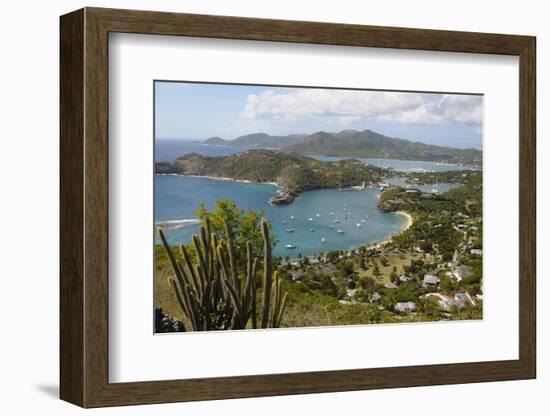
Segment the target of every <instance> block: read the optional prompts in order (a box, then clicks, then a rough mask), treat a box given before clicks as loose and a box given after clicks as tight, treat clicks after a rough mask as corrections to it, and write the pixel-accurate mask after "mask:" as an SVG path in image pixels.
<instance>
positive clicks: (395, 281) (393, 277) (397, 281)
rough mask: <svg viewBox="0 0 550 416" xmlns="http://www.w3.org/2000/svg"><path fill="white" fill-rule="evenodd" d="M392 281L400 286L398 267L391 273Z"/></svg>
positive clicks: (394, 267)
mask: <svg viewBox="0 0 550 416" xmlns="http://www.w3.org/2000/svg"><path fill="white" fill-rule="evenodd" d="M390 280H391V281H392V282H393V283H394V284H396V285H397V284H399V276H398V275H397V267H396V266H393V269H392V271H391V273H390Z"/></svg>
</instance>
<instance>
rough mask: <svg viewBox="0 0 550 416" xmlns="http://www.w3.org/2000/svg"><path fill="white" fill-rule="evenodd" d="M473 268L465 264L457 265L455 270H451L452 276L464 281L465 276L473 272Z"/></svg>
mask: <svg viewBox="0 0 550 416" xmlns="http://www.w3.org/2000/svg"><path fill="white" fill-rule="evenodd" d="M472 270H473V269H472V268H471V267H470V266H466V265H464V264H462V265H460V266H456V267H455V268H454V270H453V271H452V272H451V276H452V277H454V278H455V279H456V280H458V281H459V282H460V281H462V280H463V279H464V278H465V277H467V276H469V275H470V274H472Z"/></svg>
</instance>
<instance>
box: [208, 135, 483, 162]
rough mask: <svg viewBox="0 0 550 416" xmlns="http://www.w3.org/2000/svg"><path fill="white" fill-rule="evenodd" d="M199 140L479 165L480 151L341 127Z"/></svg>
mask: <svg viewBox="0 0 550 416" xmlns="http://www.w3.org/2000/svg"><path fill="white" fill-rule="evenodd" d="M203 143H206V144H211V145H222V146H240V147H250V148H270V149H279V150H281V151H284V152H295V153H301V154H306V155H323V156H339V157H362V158H381V159H404V160H424V161H432V162H447V163H459V164H464V165H476V166H480V165H481V163H482V152H481V151H480V150H477V149H458V148H453V147H447V146H436V145H430V144H425V143H421V142H418V141H411V140H406V139H400V138H394V137H389V136H385V135H383V134H380V133H376V132H374V131H372V130H364V131H357V130H352V129H347V130H342V131H340V132H338V133H333V132H325V131H319V132H316V133H313V134H309V135H306V134H291V135H287V136H271V135H269V134H267V133H253V134H247V135H245V136H240V137H237V138H236V139H234V140H225V139H222V138H221V137H211V138H209V139H207V140H205V141H204V142H203Z"/></svg>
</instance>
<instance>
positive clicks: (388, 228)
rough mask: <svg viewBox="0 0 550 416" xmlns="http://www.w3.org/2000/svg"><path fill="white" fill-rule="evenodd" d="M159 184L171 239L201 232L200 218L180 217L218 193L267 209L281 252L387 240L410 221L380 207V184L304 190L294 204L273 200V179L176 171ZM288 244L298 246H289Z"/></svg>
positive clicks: (159, 214) (160, 217) (159, 217)
mask: <svg viewBox="0 0 550 416" xmlns="http://www.w3.org/2000/svg"><path fill="white" fill-rule="evenodd" d="M155 185H156V188H155V219H156V222H157V224H161V225H162V226H163V227H164V228H165V230H166V233H167V238H168V240H169V241H170V242H171V243H176V242H185V243H187V242H189V241H190V240H191V236H192V235H193V234H196V233H197V231H198V224H194V223H192V222H189V221H181V220H190V219H193V218H195V216H194V215H193V211H194V210H195V209H196V208H197V207H198V205H199V204H200V203H201V202H204V203H205V204H206V206H207V207H208V208H213V207H214V205H215V201H216V200H217V199H228V198H229V199H233V200H234V201H235V202H236V203H237V205H238V206H240V207H242V208H245V209H246V210H254V211H259V210H262V211H265V216H266V217H267V218H269V219H270V220H271V223H272V226H273V232H274V233H275V234H276V235H277V237H278V239H279V243H278V244H277V246H276V247H275V248H274V254H275V255H277V256H285V255H288V256H290V257H296V256H297V255H298V253H301V254H302V255H314V254H317V253H319V252H325V251H329V250H336V249H349V248H352V247H357V246H359V245H361V244H365V243H368V242H375V241H382V240H384V239H386V238H388V237H389V236H391V235H392V234H395V233H398V232H399V231H400V230H402V229H403V227H404V226H405V224H406V222H407V220H406V218H405V217H403V216H402V215H399V214H394V213H382V212H380V211H378V209H377V208H376V201H377V196H378V195H379V194H380V191H379V190H376V189H368V190H364V191H338V190H319V191H311V192H304V193H303V194H301V195H300V196H298V198H296V200H295V201H294V202H293V203H292V204H290V205H284V206H277V207H274V206H271V205H269V203H268V200H269V198H270V197H271V196H273V195H274V194H275V193H276V191H277V188H276V187H275V186H273V185H264V184H247V183H237V182H230V181H220V180H215V179H207V178H193V177H185V176H175V175H156V177H155ZM331 212H333V213H334V214H333V215H331V214H330V213H331ZM317 214H318V215H319V216H317ZM292 216H294V219H292ZM310 219H311V220H310ZM175 220H176V221H175ZM177 220H180V221H177ZM336 221H338V222H336ZM285 222H286V224H285ZM357 224H359V225H360V226H358V225H357ZM286 230H294V231H293V232H287V231H286ZM338 230H341V231H342V232H341V233H339V232H338ZM322 238H324V239H325V240H326V242H325V243H323V242H322V240H321V239H322ZM287 244H293V245H295V246H296V248H295V249H287V248H286V245H287Z"/></svg>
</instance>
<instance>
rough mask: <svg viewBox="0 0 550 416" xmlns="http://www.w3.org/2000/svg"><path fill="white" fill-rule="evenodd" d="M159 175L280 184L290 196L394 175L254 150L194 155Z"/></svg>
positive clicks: (352, 163)
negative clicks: (226, 154) (211, 177)
mask: <svg viewBox="0 0 550 416" xmlns="http://www.w3.org/2000/svg"><path fill="white" fill-rule="evenodd" d="M156 173H177V174H182V175H200V176H215V177H227V178H232V179H237V180H249V181H253V182H277V183H278V184H279V186H281V187H282V188H283V189H285V190H286V191H289V192H294V193H299V192H303V191H308V190H313V189H321V188H345V187H349V186H358V185H361V184H362V182H365V183H366V184H367V185H368V184H374V183H378V182H380V181H381V180H382V179H383V178H384V177H386V176H387V175H391V174H392V172H391V171H390V170H388V169H383V168H378V167H374V166H367V165H365V164H363V163H361V162H360V161H358V160H353V159H347V160H341V161H338V162H325V161H319V160H316V159H313V158H310V157H307V156H303V155H299V154H296V153H284V152H279V151H275V150H266V149H255V150H249V151H248V152H245V153H238V154H234V155H230V156H216V157H208V156H201V155H198V154H196V153H191V154H187V155H184V156H182V157H179V158H178V159H176V160H174V161H171V162H162V163H157V164H156Z"/></svg>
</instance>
